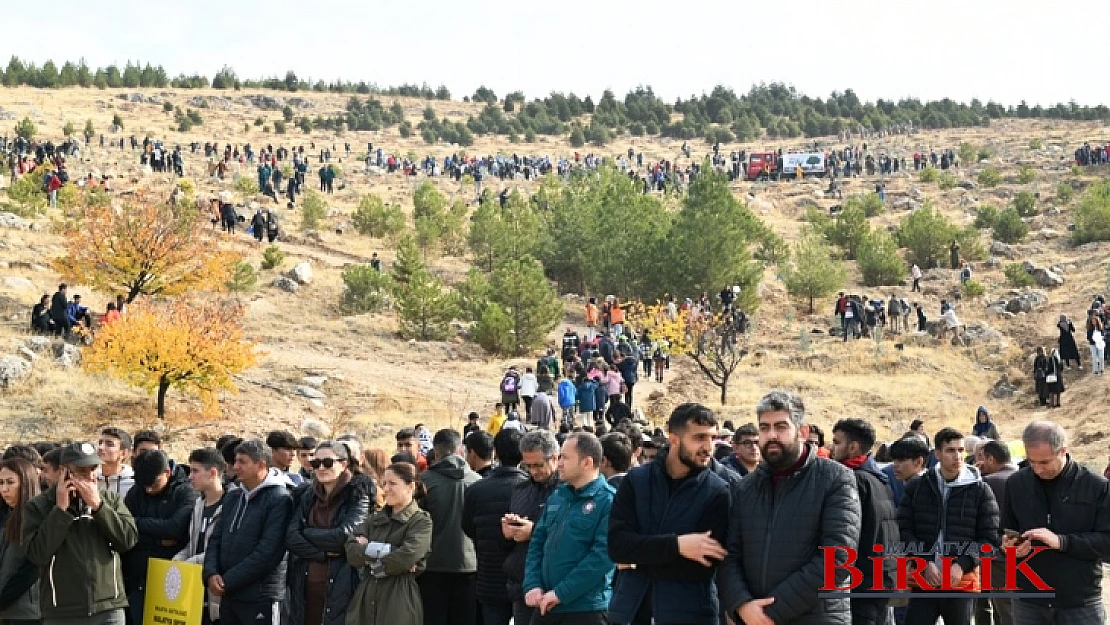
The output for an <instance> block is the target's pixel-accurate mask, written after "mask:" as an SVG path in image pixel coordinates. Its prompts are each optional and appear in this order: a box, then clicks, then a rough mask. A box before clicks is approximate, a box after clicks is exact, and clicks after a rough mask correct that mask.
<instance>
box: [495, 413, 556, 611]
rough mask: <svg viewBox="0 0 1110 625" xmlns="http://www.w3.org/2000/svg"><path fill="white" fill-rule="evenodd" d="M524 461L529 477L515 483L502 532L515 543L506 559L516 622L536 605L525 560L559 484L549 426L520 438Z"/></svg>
mask: <svg viewBox="0 0 1110 625" xmlns="http://www.w3.org/2000/svg"><path fill="white" fill-rule="evenodd" d="M520 456H521V458H522V460H523V462H522V463H521V464H522V465H523V466H524V468H525V470H527V471H528V480H526V481H522V482H520V483H519V484H517V485H516V486H514V487H513V492H512V496H511V498H510V499H509V511H508V512H507V513H506V514H505V516H503V517H501V535H502V536H504V537H505V540H508V541H511V542H512V543H513V546H512V552H511V553H509V556H508V557H507V558H506V559H505V566H504V571H505V576H506V578H507V579H508V581H507V582H506V583H505V587H506V590H508V596H509V599H510V600H512V602H513V622H514V623H530V622H531V621H532V614H533V613H534V612H535V611H536V610H535V608H532V607H529V606H528V605H527V604H525V603H524V588H523V586H524V564H525V561H526V560H527V558H528V543H529V541H531V540H532V528H533V526H534V525H535V523H536V522H538V521H539V520H540V516H542V515H543V508H544V505H545V504H546V503H547V498H548V497H549V496H550V495H551V493H553V492H555V488H556V487H557V486H558V485H559V476H558V475H557V474H556V473H555V471H556V469H557V468H558V466H559V443H558V442H557V441H556V440H555V435H554V434H552V433H551V431H549V430H533V431H531V432H528V433H527V434H525V435H524V436H523V437H522V438H521V439H520Z"/></svg>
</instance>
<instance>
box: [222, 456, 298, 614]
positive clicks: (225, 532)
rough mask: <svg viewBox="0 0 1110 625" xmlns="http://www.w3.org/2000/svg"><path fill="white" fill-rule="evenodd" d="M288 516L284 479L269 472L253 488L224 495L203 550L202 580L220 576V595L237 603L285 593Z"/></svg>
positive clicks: (271, 599) (274, 598)
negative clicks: (222, 504)
mask: <svg viewBox="0 0 1110 625" xmlns="http://www.w3.org/2000/svg"><path fill="white" fill-rule="evenodd" d="M292 516H293V497H292V496H291V495H290V494H289V488H288V486H287V478H285V476H284V475H283V474H280V475H279V473H278V472H277V471H271V472H270V474H269V475H267V476H266V479H265V481H263V482H262V483H261V484H259V485H258V486H257V487H256V488H255V489H254V490H253V491H250V492H247V491H245V490H243V489H242V488H241V487H240V488H238V489H236V490H233V491H230V492H228V493H227V495H225V496H224V509H223V512H222V513H221V514H220V519H219V521H217V522H216V525H215V526H214V527H213V528H212V529H211V530H210V531H211V532H212V537H211V538H210V539H209V540H208V548H207V549H205V551H204V581H205V583H207V582H208V578H210V577H212V576H213V575H220V576H222V577H223V580H224V588H225V591H226V596H227V598H229V599H232V600H234V601H242V602H251V601H255V602H260V603H261V602H274V601H281V600H282V598H283V597H284V595H285V530H286V528H288V527H289V520H290V519H291V518H292Z"/></svg>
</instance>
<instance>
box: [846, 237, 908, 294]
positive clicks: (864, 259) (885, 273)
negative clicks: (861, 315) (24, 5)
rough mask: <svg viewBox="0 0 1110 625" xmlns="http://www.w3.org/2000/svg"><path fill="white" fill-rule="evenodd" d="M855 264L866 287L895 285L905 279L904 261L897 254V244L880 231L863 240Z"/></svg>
mask: <svg viewBox="0 0 1110 625" xmlns="http://www.w3.org/2000/svg"><path fill="white" fill-rule="evenodd" d="M856 264H857V265H858V266H859V270H860V273H861V274H863V283H864V284H865V285H867V286H892V285H897V284H901V282H902V279H903V278H905V277H906V261H904V260H902V256H901V255H899V254H898V244H897V243H895V242H894V238H893V237H891V236H890V235H889V234H887V233H886V232H885V231H882V230H876V231H874V232H872V233H871V234H870V235H868V236H867V238H866V239H864V241H863V244H862V245H861V246H860V249H859V262H857V263H856Z"/></svg>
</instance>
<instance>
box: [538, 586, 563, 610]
mask: <svg viewBox="0 0 1110 625" xmlns="http://www.w3.org/2000/svg"><path fill="white" fill-rule="evenodd" d="M557 605H559V597H557V596H556V595H555V591H554V590H549V591H547V593H545V594H544V596H543V597H541V598H540V606H539V607H540V616H543V615H546V614H547V613H548V612H550V611H551V610H553V609H554V608H555V606H557Z"/></svg>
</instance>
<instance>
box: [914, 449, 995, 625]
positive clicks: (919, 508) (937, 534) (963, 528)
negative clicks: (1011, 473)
mask: <svg viewBox="0 0 1110 625" xmlns="http://www.w3.org/2000/svg"><path fill="white" fill-rule="evenodd" d="M934 444H935V445H936V455H937V458H938V459H939V461H938V462H937V465H936V466H935V467H933V468H931V469H929V470H928V471H926V472H925V473H924V474H922V475H921V476H920V477H916V478H914V479H912V480H910V481H909V482H908V483H907V484H906V491H905V493H904V494H903V496H902V501H901V502H900V503H899V505H898V529H899V540H900V541H901V543H902V544H904V545H913V544H923V545H925V549H926V550H927V551H926V552H924V553H917V554H907V555H916V556H920V557H922V558H925V559H926V560H927V561H928V562H929V565H928V567H927V568H926V569H925V572H924V575H923V577H924V579H925V581H926V582H927V583H928V584H929V585H930V586H931V587H933V588H938V587H940V585H941V581H942V579H943V577H942V576H946V577H947V578H948V579H949V581H950V582H951V583H952V586H955V587H957V588H959V587H965V586H966V585H967V583H968V581H969V580H970V578H971V577H973V576H971V575H968V574H969V573H973V572H975V569H976V568H977V567H978V566H979V561H980V557H981V555H982V553H983V552H982V551H981V550H980V547H981V546H982V545H998V544H1000V537H999V511H998V502H997V501H996V500H995V498H994V493H993V492H992V491H991V489H990V487H989V486H987V484H986V483H985V482H984V481H983V480H982V478H981V477H980V475H979V470H978V469H976V468H975V467H973V466H970V465H968V464H965V463H964V456H965V455H966V450H965V449H964V435H963V434H962V433H960V432H959V431H957V430H955V429H953V428H944V429H942V430H941V431H939V432H937V433H936V436H935V437H934ZM936 545H940V546H942V547H941V548H940V549H939V550H941V551H944V552H945V553H936V551H937V550H938V549H937V548H935V547H934V546H936ZM958 545H964V548H960V549H957V546H958ZM942 557H950V558H954V561H953V562H952V566H951V568H950V569H949V570H945V569H943V568H941V558H942ZM977 575H978V573H975V576H977ZM965 576H966V577H965ZM976 585H978V584H977V582H976ZM928 592H929V591H927V590H914V592H913V595H912V598H911V599H910V603H909V606H908V608H907V610H906V625H925V624H928V625H932V624H933V623H935V622H936V620H937V617H938V616H940V617H943V618H944V622H945V625H970V623H971V616H972V609H973V607H974V604H975V598H976V595H975V593H973V592H968V593H967V598H963V597H959V598H954V599H952V598H945V599H939V598H933V597H929V596H928Z"/></svg>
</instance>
